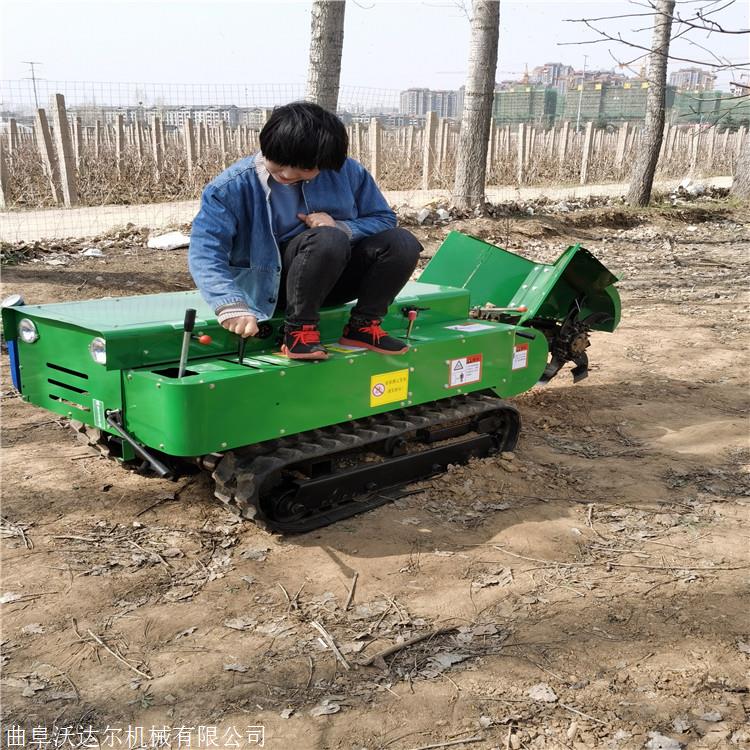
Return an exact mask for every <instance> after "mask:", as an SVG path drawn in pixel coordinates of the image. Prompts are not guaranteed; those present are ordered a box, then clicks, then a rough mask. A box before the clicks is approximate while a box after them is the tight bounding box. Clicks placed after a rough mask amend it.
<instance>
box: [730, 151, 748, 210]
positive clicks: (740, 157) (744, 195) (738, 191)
mask: <svg viewBox="0 0 750 750" xmlns="http://www.w3.org/2000/svg"><path fill="white" fill-rule="evenodd" d="M730 194H731V195H733V196H734V197H735V198H741V199H743V200H750V136H745V142H744V143H742V144H740V153H739V154H737V161H736V163H735V165H734V179H733V180H732V189H731V190H730Z"/></svg>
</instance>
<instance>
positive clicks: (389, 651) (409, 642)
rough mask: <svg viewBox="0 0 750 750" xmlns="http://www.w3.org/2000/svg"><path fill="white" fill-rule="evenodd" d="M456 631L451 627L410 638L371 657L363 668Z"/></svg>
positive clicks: (364, 663)
mask: <svg viewBox="0 0 750 750" xmlns="http://www.w3.org/2000/svg"><path fill="white" fill-rule="evenodd" d="M455 629H456V626H455V625H451V626H450V627H447V628H438V629H437V630H431V631H430V632H429V633H422V635H415V636H414V638H409V640H407V641H404V642H403V643H397V644H396V645H395V646H389V647H388V648H385V649H383V650H382V651H378V652H377V653H376V654H373V655H372V656H371V657H369V658H368V659H366V660H365V661H363V662H361V663H362V666H365V667H369V666H370V665H371V664H372V663H373V662H374V661H377V660H378V659H385V657H386V656H391V654H395V653H397V652H398V651H402V650H403V649H405V648H408V647H409V646H413V645H414V644H415V643H421V642H422V641H426V640H428V639H429V638H433V637H435V636H438V635H442V634H443V633H450V632H451V631H453V630H455Z"/></svg>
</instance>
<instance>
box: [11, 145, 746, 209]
mask: <svg viewBox="0 0 750 750" xmlns="http://www.w3.org/2000/svg"><path fill="white" fill-rule="evenodd" d="M417 136H418V137H416V138H415V145H414V148H413V149H412V151H411V152H409V151H408V150H407V148H406V138H405V137H403V136H402V137H401V138H399V137H398V133H397V131H386V132H384V133H383V141H382V146H381V149H382V150H381V168H380V174H379V176H378V181H379V184H380V186H381V187H382V188H383V189H384V190H410V189H418V188H420V187H422V150H421V135H419V133H418V131H417ZM557 137H558V139H559V132H558V136H557ZM546 138H547V134H546V133H544V132H539V133H537V134H536V140H535V145H534V148H533V150H532V152H531V153H530V154H529V155H528V157H527V159H526V165H525V169H524V177H523V184H524V185H546V184H556V183H557V184H560V183H563V184H564V183H576V182H578V181H579V180H580V170H581V160H582V153H583V138H584V136H583V133H578V134H575V133H573V132H571V133H570V136H569V142H568V148H567V151H566V155H565V158H564V159H562V160H561V159H560V158H559V143H558V142H557V141H556V143H555V145H554V148H552V149H550V148H549V143H548V142H547V140H546ZM690 138H691V133H690V132H689V131H683V132H682V134H681V138H680V140H679V141H678V143H677V144H676V145H675V146H674V147H672V148H669V149H666V150H665V153H664V154H663V155H662V159H661V160H660V163H659V169H658V176H659V177H683V176H685V175H687V174H689V172H690V164H691V147H690ZM515 139H516V133H515V132H514V133H512V141H511V143H510V144H509V146H507V145H505V144H504V143H500V144H498V148H497V154H496V159H495V160H494V161H492V162H491V163H490V164H489V165H488V171H487V182H488V184H490V185H516V184H518V148H517V142H516V140H515ZM616 140H617V134H616V133H608V134H603V135H602V139H601V142H600V143H599V144H598V145H597V146H595V148H594V149H593V151H592V156H591V159H590V161H589V167H588V182H590V183H598V182H615V181H625V180H627V179H628V165H630V164H631V163H632V162H633V159H634V157H635V154H636V152H637V149H638V148H639V145H638V143H637V141H634V142H633V143H630V144H629V147H628V149H627V150H626V153H625V156H624V159H623V162H622V164H623V167H622V168H619V167H618V165H617V158H616ZM736 140H737V139H736V137H735V135H734V134H732V135H731V137H730V138H729V140H728V143H727V144H726V147H725V146H724V137H723V135H721V134H719V135H718V137H717V139H716V143H715V147H714V151H713V154H711V155H710V156H709V145H708V138H704V139H703V142H702V143H701V147H700V149H699V153H698V158H697V160H696V165H697V169H696V172H697V176H702V175H711V174H729V173H731V171H732V163H733V160H734V152H735V150H736V147H737V146H736ZM456 143H457V138H456V137H455V131H454V133H453V134H452V138H451V147H450V148H449V150H448V152H447V153H446V154H445V155H444V157H443V158H442V159H440V158H439V154H436V158H435V171H434V173H433V176H432V178H431V180H430V186H431V187H433V188H437V189H449V188H451V187H452V185H453V179H454V173H455V164H456ZM667 151H668V152H669V153H667ZM242 155H243V154H242V153H241V152H240V151H239V149H238V148H237V147H236V146H234V145H230V147H229V152H228V153H227V154H226V156H225V157H222V154H221V151H220V149H219V147H218V146H216V145H211V146H209V147H208V148H205V149H204V152H203V153H202V154H201V156H200V157H199V158H198V160H197V163H196V164H195V165H194V167H193V170H192V173H190V172H189V171H188V163H187V157H186V154H185V149H184V146H183V144H182V142H181V141H176V140H169V141H168V142H167V144H166V147H165V154H164V159H163V166H162V169H161V171H157V169H156V164H155V161H154V158H153V155H152V153H151V150H150V145H148V144H146V145H144V149H143V153H140V152H139V150H138V148H137V147H136V146H134V145H130V146H128V147H127V148H126V149H125V151H124V154H123V160H122V165H121V169H120V170H119V172H118V169H117V158H116V154H115V149H114V146H113V145H107V144H103V145H102V146H101V148H100V152H99V154H98V156H96V155H95V153H94V148H93V145H92V144H86V145H85V146H84V148H83V150H82V154H81V157H80V162H79V165H78V169H77V174H76V184H77V189H78V195H79V201H80V203H81V205H85V206H98V205H108V204H125V205H127V204H144V203H159V202H164V201H176V200H190V199H195V198H198V197H199V196H200V193H201V190H202V189H203V186H204V185H205V184H206V183H207V182H208V181H210V180H211V179H212V178H213V177H215V176H216V175H217V174H218V173H219V172H221V171H222V169H223V168H224V165H225V164H231V163H232V162H233V161H235V160H236V159H238V158H240V157H241V156H242ZM355 155H358V156H359V159H360V161H362V162H363V163H364V164H366V165H369V164H371V157H370V151H369V142H368V138H367V135H366V133H365V134H364V136H363V138H362V148H361V150H360V152H359V154H356V152H355ZM10 157H11V158H9V161H8V184H7V189H6V196H5V199H6V204H7V206H8V207H9V208H11V209H14V208H47V207H52V206H54V205H55V202H54V198H53V196H52V191H51V188H50V183H49V179H48V178H47V176H46V174H45V169H44V167H43V164H42V158H41V155H40V154H39V151H38V150H37V148H36V145H35V143H34V142H33V141H32V140H24V141H22V142H21V143H20V144H19V146H18V147H17V148H16V150H15V151H14V152H13V153H12V154H11V155H10Z"/></svg>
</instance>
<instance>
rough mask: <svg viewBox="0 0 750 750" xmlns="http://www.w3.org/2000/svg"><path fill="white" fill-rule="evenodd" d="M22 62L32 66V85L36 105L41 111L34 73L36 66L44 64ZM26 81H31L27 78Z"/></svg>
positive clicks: (29, 61) (30, 61)
mask: <svg viewBox="0 0 750 750" xmlns="http://www.w3.org/2000/svg"><path fill="white" fill-rule="evenodd" d="M21 62H22V63H26V64H27V65H30V66H31V83H32V85H33V86H34V104H35V105H36V108H37V109H39V99H38V98H37V95H36V73H35V72H34V66H35V65H41V64H42V63H40V62H37V61H35V60H34V61H32V60H21ZM26 80H27V81H28V80H29V79H28V78H27V79H26Z"/></svg>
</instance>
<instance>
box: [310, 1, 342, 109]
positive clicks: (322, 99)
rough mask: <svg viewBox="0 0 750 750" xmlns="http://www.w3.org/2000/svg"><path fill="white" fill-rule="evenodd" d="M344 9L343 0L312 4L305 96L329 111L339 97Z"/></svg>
mask: <svg viewBox="0 0 750 750" xmlns="http://www.w3.org/2000/svg"><path fill="white" fill-rule="evenodd" d="M345 9H346V2H345V0H315V2H314V3H313V4H312V28H311V30H310V67H309V70H308V73H307V99H308V100H309V101H311V102H315V103H316V104H320V106H321V107H324V108H325V109H327V110H328V111H329V112H335V111H336V105H337V103H338V99H339V78H340V76H341V51H342V49H343V47H344V10H345Z"/></svg>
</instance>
